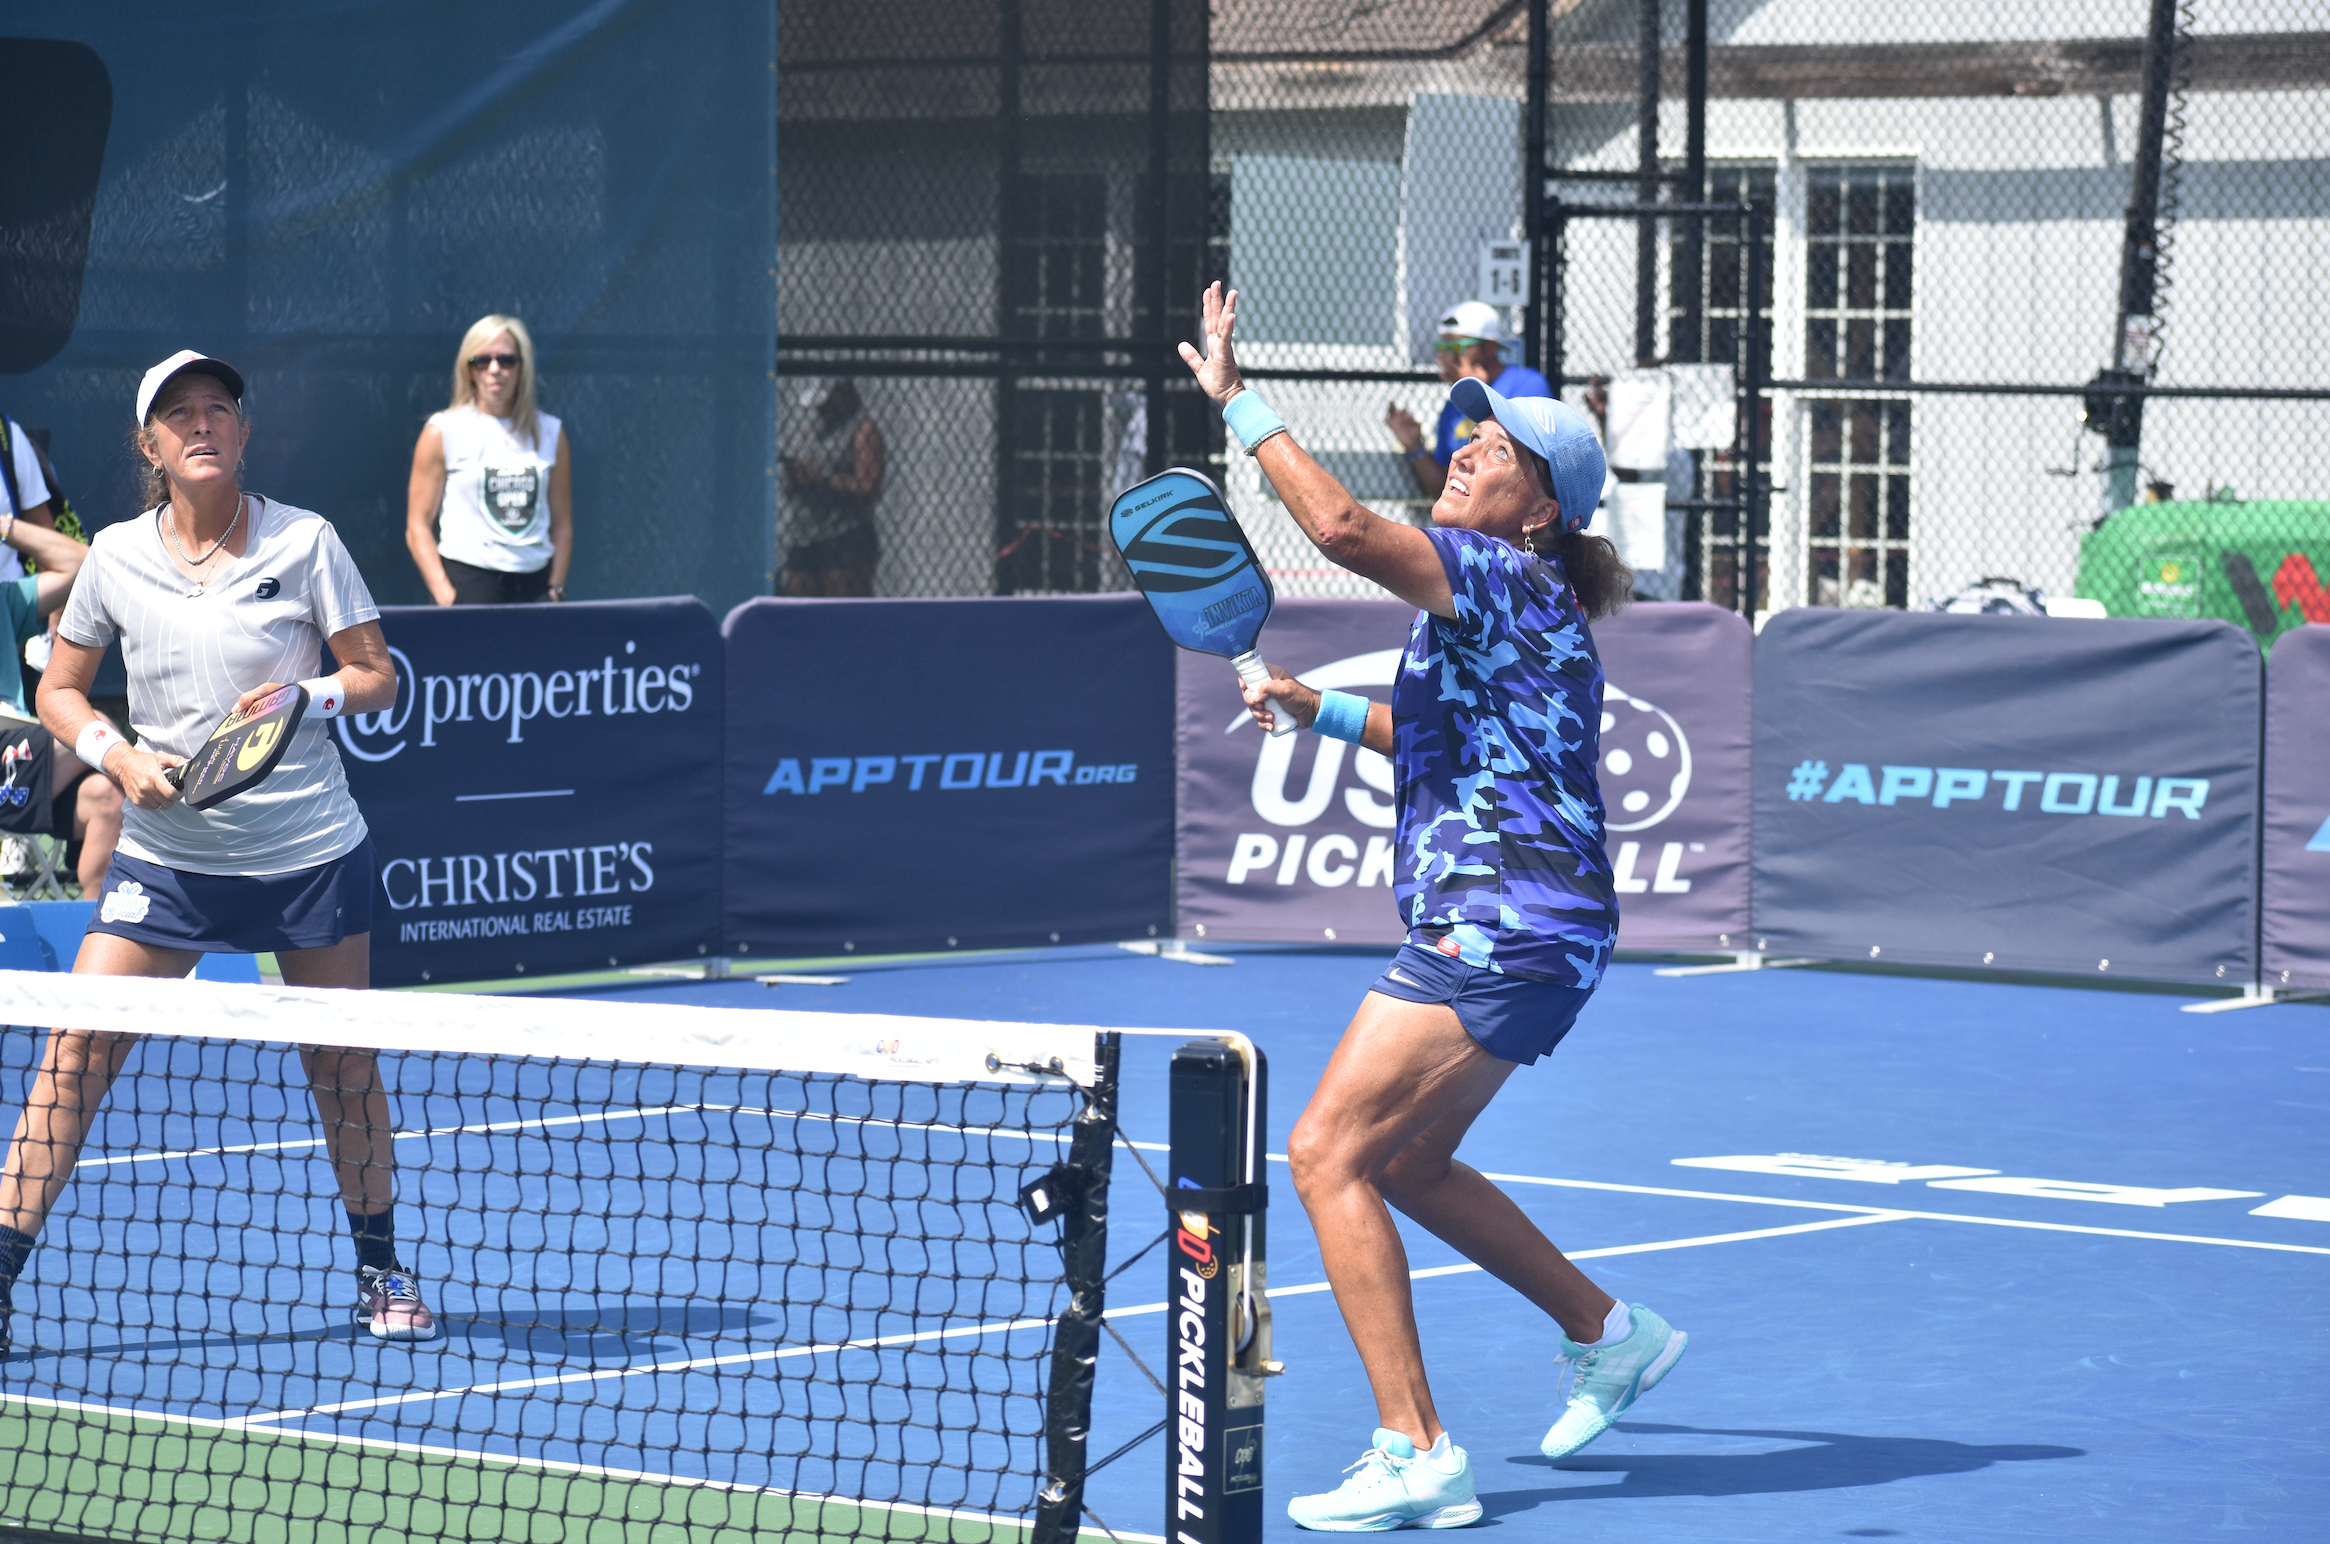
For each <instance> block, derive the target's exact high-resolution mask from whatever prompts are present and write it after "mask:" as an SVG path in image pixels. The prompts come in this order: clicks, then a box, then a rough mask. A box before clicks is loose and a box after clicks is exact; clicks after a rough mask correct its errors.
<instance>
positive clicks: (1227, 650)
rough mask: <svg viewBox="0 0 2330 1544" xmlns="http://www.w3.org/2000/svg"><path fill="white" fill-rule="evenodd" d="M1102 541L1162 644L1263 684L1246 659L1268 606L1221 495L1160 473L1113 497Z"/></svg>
mask: <svg viewBox="0 0 2330 1544" xmlns="http://www.w3.org/2000/svg"><path fill="white" fill-rule="evenodd" d="M1108 534H1109V536H1110V537H1111V538H1112V539H1113V540H1114V541H1115V542H1116V550H1117V551H1118V552H1120V553H1122V554H1123V555H1124V560H1125V566H1126V567H1127V568H1129V569H1131V570H1132V572H1133V584H1134V587H1135V588H1137V589H1138V590H1139V591H1140V592H1141V594H1142V595H1143V596H1144V597H1145V598H1146V599H1147V600H1148V602H1149V609H1150V610H1151V611H1153V612H1155V613H1156V615H1157V623H1158V625H1159V626H1161V627H1163V628H1164V629H1165V636H1166V637H1168V638H1170V639H1172V640H1173V641H1174V642H1175V643H1177V644H1179V645H1181V647H1183V648H1185V649H1189V650H1192V651H1194V652H1196V653H1199V654H1219V655H1222V656H1224V657H1225V658H1227V659H1228V660H1229V662H1230V663H1231V664H1232V665H1233V666H1235V667H1236V668H1237V672H1238V679H1239V680H1241V681H1244V682H1246V683H1247V684H1248V685H1253V684H1255V683H1257V682H1261V681H1267V680H1269V679H1270V671H1269V668H1268V667H1267V666H1265V665H1264V664H1263V663H1262V659H1261V656H1260V655H1258V654H1256V653H1255V651H1254V644H1255V641H1256V640H1257V639H1259V638H1260V637H1261V635H1262V624H1263V623H1265V622H1267V621H1269V620H1270V605H1271V602H1272V601H1273V600H1274V599H1275V598H1276V597H1275V595H1274V594H1273V592H1272V591H1271V588H1270V576H1269V575H1268V574H1266V573H1264V572H1263V571H1262V560H1261V559H1260V558H1258V557H1256V556H1255V555H1254V548H1253V546H1252V545H1251V544H1250V543H1249V542H1248V541H1247V540H1246V533H1245V532H1244V531H1242V530H1240V529H1239V528H1238V521H1237V517H1236V516H1234V515H1232V514H1231V513H1230V506H1229V505H1228V504H1226V503H1224V502H1223V500H1222V490H1221V489H1219V488H1217V487H1215V486H1214V482H1213V479H1212V478H1210V477H1208V476H1206V475H1205V474H1204V473H1203V472H1193V471H1191V470H1190V469H1189V468H1187V467H1184V466H1176V467H1168V468H1167V469H1166V470H1164V471H1162V472H1159V473H1158V474H1157V475H1156V476H1154V477H1152V478H1150V479H1149V480H1148V481H1146V482H1139V483H1135V484H1134V485H1133V486H1132V487H1130V488H1127V489H1126V490H1125V491H1124V492H1122V493H1120V494H1118V495H1117V499H1116V502H1115V503H1114V504H1111V505H1110V506H1109V508H1108ZM1273 716H1274V717H1275V718H1276V720H1277V723H1278V727H1277V728H1276V729H1273V730H1272V731H1270V732H1271V733H1272V734H1274V735H1281V734H1292V733H1293V732H1294V728H1295V723H1294V715H1293V714H1291V713H1288V712H1287V711H1285V710H1284V709H1283V708H1281V709H1279V710H1278V711H1277V713H1276V714H1274V715H1273Z"/></svg>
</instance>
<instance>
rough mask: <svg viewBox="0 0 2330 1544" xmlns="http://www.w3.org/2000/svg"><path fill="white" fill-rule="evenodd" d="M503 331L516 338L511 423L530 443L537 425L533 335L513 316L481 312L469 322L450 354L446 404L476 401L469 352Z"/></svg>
mask: <svg viewBox="0 0 2330 1544" xmlns="http://www.w3.org/2000/svg"><path fill="white" fill-rule="evenodd" d="M505 332H506V333H508V334H509V335H510V336H511V337H513V338H515V339H517V341H518V390H517V394H516V395H515V396H514V397H512V398H511V399H510V427H511V428H512V429H514V430H516V431H517V434H518V437H519V438H520V439H522V440H524V441H526V443H528V444H529V445H530V444H532V443H533V442H534V436H535V431H536V430H537V429H538V428H539V427H540V424H539V420H537V419H536V417H535V413H534V335H533V334H532V333H530V332H528V331H527V330H526V324H525V323H524V322H521V321H519V320H518V319H517V318H516V317H514V316H481V317H479V318H478V319H477V320H476V321H474V322H471V323H470V324H469V331H467V332H465V333H463V334H462V335H461V347H460V348H459V349H458V350H457V351H456V352H455V353H454V355H453V400H452V401H451V402H450V403H448V404H447V407H448V409H451V408H456V407H472V406H475V405H476V402H477V381H476V379H475V377H474V375H473V374H472V373H471V371H470V368H469V356H470V355H472V354H474V353H476V352H478V351H479V350H480V349H482V348H484V347H485V346H486V345H487V344H488V343H491V342H492V341H493V340H494V338H495V336H496V335H497V334H500V333H505ZM479 411H481V412H482V411H483V409H479Z"/></svg>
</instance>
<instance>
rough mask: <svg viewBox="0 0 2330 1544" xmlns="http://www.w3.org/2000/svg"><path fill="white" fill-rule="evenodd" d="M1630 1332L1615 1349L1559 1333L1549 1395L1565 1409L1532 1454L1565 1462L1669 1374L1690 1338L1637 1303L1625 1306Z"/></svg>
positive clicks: (1680, 1357)
mask: <svg viewBox="0 0 2330 1544" xmlns="http://www.w3.org/2000/svg"><path fill="white" fill-rule="evenodd" d="M1627 1311H1628V1312H1630V1313H1632V1314H1633V1315H1634V1328H1633V1330H1632V1331H1631V1332H1630V1333H1629V1334H1628V1335H1627V1337H1626V1338H1625V1339H1624V1340H1621V1341H1620V1342H1618V1344H1616V1345H1614V1346H1597V1347H1594V1348H1592V1349H1590V1350H1589V1349H1588V1348H1586V1347H1584V1346H1581V1345H1579V1344H1578V1343H1577V1342H1576V1341H1574V1340H1572V1339H1570V1338H1569V1337H1568V1336H1567V1335H1564V1336H1563V1337H1562V1340H1561V1352H1560V1354H1559V1355H1557V1356H1556V1357H1555V1358H1554V1359H1553V1366H1554V1372H1555V1373H1556V1375H1557V1377H1556V1381H1555V1383H1554V1393H1555V1395H1556V1396H1557V1397H1566V1398H1567V1399H1568V1401H1569V1408H1567V1409H1566V1410H1564V1411H1562V1413H1561V1419H1560V1420H1558V1421H1555V1422H1554V1423H1553V1429H1552V1430H1551V1431H1548V1432H1547V1433H1546V1434H1545V1440H1544V1441H1543V1442H1541V1443H1539V1444H1538V1445H1537V1450H1538V1451H1539V1452H1541V1453H1543V1454H1544V1455H1545V1456H1546V1457H1548V1458H1567V1457H1569V1456H1570V1455H1571V1454H1572V1453H1575V1452H1576V1451H1577V1450H1578V1449H1580V1448H1582V1447H1584V1446H1585V1445H1586V1444H1587V1443H1589V1442H1591V1441H1593V1440H1594V1439H1595V1438H1596V1437H1599V1436H1600V1435H1602V1433H1604V1432H1606V1431H1608V1430H1609V1429H1610V1423H1611V1422H1613V1421H1615V1420H1617V1419H1618V1417H1619V1416H1621V1415H1624V1414H1625V1413H1626V1410H1627V1408H1628V1407H1629V1406H1630V1405H1632V1404H1633V1403H1634V1402H1635V1401H1636V1400H1638V1399H1640V1398H1641V1397H1642V1396H1643V1395H1645V1394H1647V1393H1649V1392H1650V1391H1651V1390H1652V1389H1654V1388H1657V1387H1658V1385H1659V1380H1660V1379H1661V1378H1664V1377H1665V1376H1666V1375H1667V1374H1668V1373H1670V1372H1672V1371H1674V1367H1675V1363H1677V1362H1678V1361H1681V1360H1682V1357H1683V1348H1684V1347H1685V1346H1687V1345H1689V1344H1690V1343H1691V1337H1690V1336H1688V1335H1686V1334H1684V1333H1683V1332H1682V1331H1681V1330H1679V1329H1676V1328H1675V1327H1674V1326H1673V1325H1671V1324H1669V1323H1667V1321H1666V1320H1664V1319H1662V1318H1660V1317H1659V1316H1658V1315H1657V1314H1655V1313H1652V1312H1651V1311H1650V1310H1649V1309H1647V1308H1645V1307H1643V1306H1642V1305H1641V1304H1640V1303H1630V1304H1628V1305H1627Z"/></svg>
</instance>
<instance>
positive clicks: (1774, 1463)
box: [1480, 1421, 2087, 1518]
mask: <svg viewBox="0 0 2330 1544" xmlns="http://www.w3.org/2000/svg"><path fill="white" fill-rule="evenodd" d="M1617 1429H1618V1430H1619V1431H1622V1432H1629V1433H1633V1434H1635V1435H1641V1436H1678V1437H1753V1438H1760V1439H1762V1440H1764V1441H1768V1442H1795V1443H1801V1444H1803V1446H1800V1447H1791V1448H1783V1449H1781V1450H1780V1451H1779V1452H1776V1453H1640V1454H1616V1453H1613V1454H1610V1455H1607V1456H1601V1455H1591V1454H1589V1455H1586V1456H1581V1457H1577V1458H1569V1459H1563V1460H1561V1461H1559V1462H1556V1461H1555V1460H1553V1459H1549V1458H1541V1457H1537V1456H1535V1455H1531V1456H1528V1457H1521V1458H1512V1459H1509V1460H1507V1462H1509V1463H1515V1464H1522V1465H1527V1466H1531V1467H1535V1468H1540V1469H1550V1470H1553V1471H1555V1472H1557V1473H1561V1474H1579V1475H1585V1474H1609V1475H1623V1476H1625V1478H1623V1479H1621V1480H1620V1481H1619V1482H1618V1483H1617V1484H1615V1485H1565V1486H1558V1487H1549V1488H1546V1489H1542V1490H1502V1491H1489V1490H1484V1491H1482V1492H1481V1493H1480V1500H1481V1504H1482V1507H1483V1509H1484V1510H1485V1511H1486V1513H1487V1515H1488V1516H1489V1517H1491V1518H1496V1517H1504V1516H1510V1515H1513V1514H1515V1513H1521V1512H1527V1511H1530V1510H1532V1509H1533V1508H1535V1507H1536V1506H1538V1505H1539V1504H1540V1503H1542V1502H1548V1501H1625V1500H1633V1499H1649V1498H1657V1497H1672V1496H1760V1495H1777V1494H1784V1493H1787V1492H1792V1491H1808V1490H1849V1489H1852V1488H1854V1487H1857V1486H1865V1485H1890V1484H1892V1483H1893V1482H1894V1481H1896V1480H1917V1479H1925V1478H1928V1477H1929V1476H1934V1475H1944V1474H1972V1473H1974V1472H1975V1471H1976V1470H1979V1469H1987V1468H1989V1467H1990V1466H1991V1465H1992V1464H2000V1463H2028V1462H2032V1461H2035V1460H2038V1459H2045V1458H2084V1457H2086V1456H2087V1454H2086V1450H2085V1449H2084V1448H2073V1447H2053V1446H2048V1445H2044V1444H2040V1443H2028V1442H2014V1443H1991V1444H1976V1443H1967V1442H1947V1441H1943V1440H1941V1439H1939V1438H1933V1437H1852V1436H1845V1435H1843V1434H1841V1433H1838V1432H1830V1431H1749V1430H1735V1429H1731V1428H1728V1427H1715V1426H1660V1425H1653V1424H1648V1423H1641V1422H1633V1421H1626V1422H1621V1423H1620V1424H1619V1426H1618V1428H1617Z"/></svg>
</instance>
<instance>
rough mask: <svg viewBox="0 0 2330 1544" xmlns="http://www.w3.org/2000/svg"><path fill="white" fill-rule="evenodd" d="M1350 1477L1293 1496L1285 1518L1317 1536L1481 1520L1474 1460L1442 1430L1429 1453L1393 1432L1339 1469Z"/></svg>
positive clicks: (1378, 1433)
mask: <svg viewBox="0 0 2330 1544" xmlns="http://www.w3.org/2000/svg"><path fill="white" fill-rule="evenodd" d="M1343 1472H1344V1473H1346V1474H1349V1475H1350V1476H1351V1478H1349V1479H1347V1480H1345V1481H1344V1482H1343V1483H1342V1485H1341V1486H1340V1487H1338V1488H1337V1489H1334V1490H1331V1491H1328V1492H1327V1493H1326V1494H1325V1495H1322V1496H1297V1497H1295V1498H1294V1499H1293V1500H1292V1501H1289V1502H1288V1503H1287V1504H1286V1515H1287V1516H1289V1517H1291V1518H1293V1519H1294V1521H1295V1525H1296V1526H1297V1527H1301V1528H1311V1529H1315V1530H1317V1531H1318V1532H1320V1533H1389V1532H1391V1531H1392V1530H1393V1529H1394V1528H1462V1527H1464V1526H1465V1525H1466V1524H1468V1523H1477V1522H1479V1521H1480V1520H1481V1504H1480V1503H1479V1502H1478V1501H1475V1500H1473V1498H1472V1460H1470V1459H1468V1458H1466V1457H1465V1456H1464V1449H1462V1448H1460V1447H1458V1446H1457V1445H1456V1444H1455V1443H1454V1442H1451V1441H1450V1440H1449V1439H1448V1433H1446V1432H1442V1433H1441V1434H1440V1440H1439V1441H1438V1442H1435V1443H1433V1444H1432V1450H1431V1451H1430V1452H1428V1453H1418V1452H1417V1451H1416V1444H1415V1443H1413V1442H1411V1441H1409V1440H1408V1439H1407V1438H1406V1437H1404V1436H1402V1435H1400V1434H1399V1433H1398V1432H1396V1431H1391V1430H1388V1429H1386V1428H1384V1427H1381V1426H1379V1427H1377V1428H1376V1430H1375V1445H1374V1446H1373V1447H1371V1448H1369V1449H1368V1450H1367V1451H1366V1452H1365V1453H1362V1454H1361V1455H1360V1457H1359V1462H1357V1463H1355V1464H1353V1465H1352V1466H1351V1467H1350V1468H1349V1469H1346V1470H1344V1471H1343Z"/></svg>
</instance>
